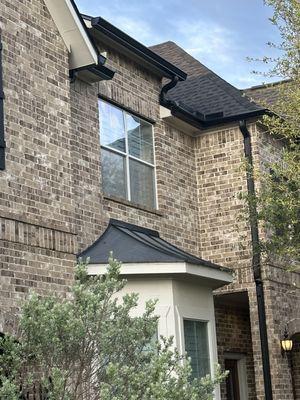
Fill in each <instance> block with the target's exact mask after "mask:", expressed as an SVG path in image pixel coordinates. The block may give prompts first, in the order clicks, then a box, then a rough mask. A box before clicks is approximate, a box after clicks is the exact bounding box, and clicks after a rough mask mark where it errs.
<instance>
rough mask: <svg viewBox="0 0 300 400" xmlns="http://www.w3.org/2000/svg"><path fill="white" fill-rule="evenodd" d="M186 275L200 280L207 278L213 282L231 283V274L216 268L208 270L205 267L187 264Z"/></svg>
mask: <svg viewBox="0 0 300 400" xmlns="http://www.w3.org/2000/svg"><path fill="white" fill-rule="evenodd" d="M187 273H188V274H190V275H194V276H199V277H201V278H208V279H212V280H215V281H220V282H225V283H232V280H233V278H232V274H231V273H230V272H229V271H225V270H222V269H218V268H210V267H207V266H205V265H201V266H199V265H195V264H187Z"/></svg>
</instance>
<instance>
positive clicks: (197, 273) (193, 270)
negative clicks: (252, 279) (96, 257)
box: [88, 262, 232, 284]
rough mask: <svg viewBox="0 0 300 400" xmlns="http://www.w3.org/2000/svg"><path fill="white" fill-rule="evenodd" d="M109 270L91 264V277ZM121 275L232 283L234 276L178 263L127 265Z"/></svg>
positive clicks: (224, 272) (101, 265)
mask: <svg viewBox="0 0 300 400" xmlns="http://www.w3.org/2000/svg"><path fill="white" fill-rule="evenodd" d="M106 270H107V264H89V265H88V274H89V275H103V274H105V272H106ZM120 272H121V275H126V276H130V275H145V276H146V275H147V276H151V275H155V276H157V275H178V274H181V275H186V276H188V275H189V276H193V277H195V278H198V279H200V280H201V279H209V280H212V281H217V282H223V283H224V284H227V283H231V282H232V275H231V274H230V273H229V272H227V271H223V270H220V269H217V268H210V267H207V266H205V265H194V264H188V263H185V262H178V263H132V264H131V263H126V264H122V265H121V270H120Z"/></svg>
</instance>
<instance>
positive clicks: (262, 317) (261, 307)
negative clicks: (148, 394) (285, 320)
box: [239, 120, 273, 400]
mask: <svg viewBox="0 0 300 400" xmlns="http://www.w3.org/2000/svg"><path fill="white" fill-rule="evenodd" d="M239 128H240V131H241V133H242V135H243V139H244V154H245V157H246V160H247V162H248V165H249V170H247V191H248V196H249V197H250V198H251V199H252V200H254V202H253V203H252V202H250V205H249V212H250V230H251V242H252V270H253V277H254V282H255V287H256V298H257V309H258V321H259V333H260V343H261V353H262V365H263V376H264V389H265V399H266V400H272V399H273V395H272V381H271V370H270V359H269V345H268V333H267V324H266V309H265V299H264V290H263V281H262V277H261V253H260V247H259V233H258V220H257V208H256V203H255V184H254V178H253V157H252V145H251V135H250V132H249V130H248V128H247V123H246V120H241V121H239Z"/></svg>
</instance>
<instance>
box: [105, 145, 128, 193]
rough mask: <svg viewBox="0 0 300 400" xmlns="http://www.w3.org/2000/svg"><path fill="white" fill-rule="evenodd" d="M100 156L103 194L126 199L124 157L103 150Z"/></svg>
mask: <svg viewBox="0 0 300 400" xmlns="http://www.w3.org/2000/svg"><path fill="white" fill-rule="evenodd" d="M101 155H102V185H103V191H104V193H105V194H109V195H112V196H117V197H121V198H124V199H126V197H127V196H126V186H127V185H126V168H125V157H123V156H121V155H119V154H116V153H113V152H112V151H109V150H105V149H102V151H101Z"/></svg>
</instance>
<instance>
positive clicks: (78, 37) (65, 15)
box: [44, 0, 98, 69]
mask: <svg viewBox="0 0 300 400" xmlns="http://www.w3.org/2000/svg"><path fill="white" fill-rule="evenodd" d="M44 1H45V4H46V6H47V8H48V10H49V12H50V14H51V16H52V18H53V20H54V22H55V24H56V26H57V29H58V31H59V33H60V34H61V36H62V38H63V40H64V42H65V44H66V46H67V48H68V50H69V52H70V69H76V68H80V67H84V66H86V65H92V64H98V55H97V52H96V50H95V48H94V46H93V44H92V42H91V40H90V38H89V36H88V34H87V32H86V31H85V28H84V26H83V25H82V22H81V20H80V18H79V16H78V14H77V12H76V10H75V8H74V6H73V4H72V1H71V0H44Z"/></svg>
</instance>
